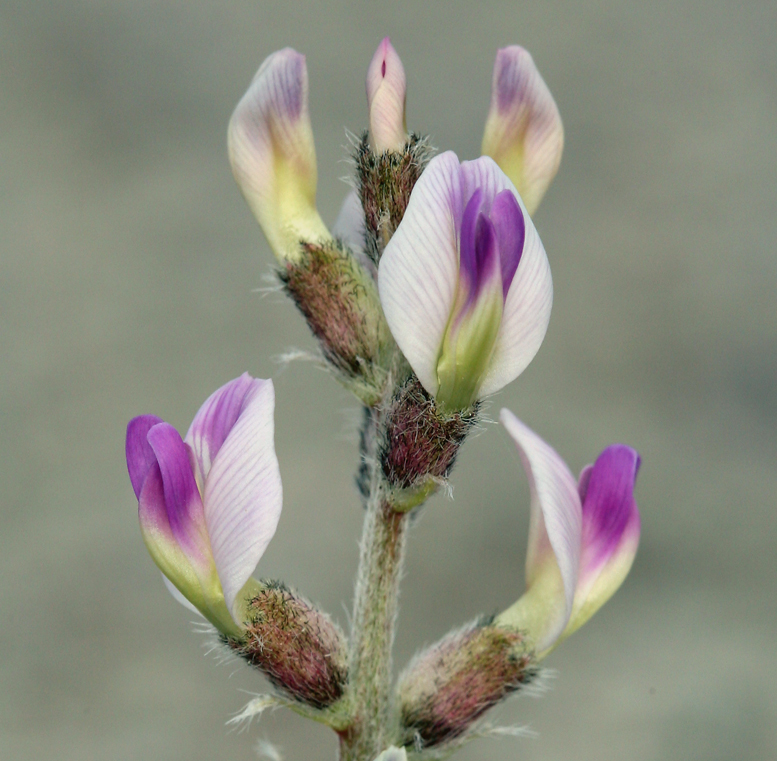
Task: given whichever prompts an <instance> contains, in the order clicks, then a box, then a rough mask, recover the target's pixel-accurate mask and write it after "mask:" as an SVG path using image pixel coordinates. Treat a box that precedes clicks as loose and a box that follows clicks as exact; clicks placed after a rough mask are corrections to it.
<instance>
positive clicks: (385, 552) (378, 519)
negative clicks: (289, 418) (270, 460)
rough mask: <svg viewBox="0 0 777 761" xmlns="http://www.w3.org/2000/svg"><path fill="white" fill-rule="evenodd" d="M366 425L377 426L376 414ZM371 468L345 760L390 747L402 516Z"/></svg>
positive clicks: (372, 464)
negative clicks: (350, 718)
mask: <svg viewBox="0 0 777 761" xmlns="http://www.w3.org/2000/svg"><path fill="white" fill-rule="evenodd" d="M370 424H372V425H375V426H378V425H380V419H379V416H378V415H375V416H374V417H373V419H372V420H371V421H370ZM366 463H367V466H368V467H369V468H370V470H371V473H370V476H371V478H370V494H369V498H368V500H367V505H366V507H367V510H366V516H365V520H364V532H363V535H362V542H361V555H360V559H359V576H358V580H357V583H356V600H355V603H354V616H353V632H352V635H351V654H350V668H349V674H350V678H349V686H348V699H349V703H350V706H351V711H352V716H353V722H352V724H351V726H350V727H349V729H348V730H347V731H346V732H343V733H341V735H340V756H341V759H342V760H343V761H370V759H373V758H374V757H375V756H376V755H377V754H378V753H380V751H382V750H383V749H384V748H385V747H386V746H388V745H389V744H390V741H391V739H392V738H391V737H390V735H392V736H393V734H394V732H393V731H392V729H391V727H392V724H391V715H390V713H391V700H390V689H391V649H392V645H393V641H394V623H395V619H396V614H397V598H398V595H399V579H400V575H401V570H402V560H403V556H404V548H405V538H406V533H407V521H408V517H407V515H406V514H402V513H397V512H395V511H394V510H392V509H391V507H390V506H389V504H388V502H387V500H386V499H385V493H384V486H383V480H382V478H381V477H380V474H379V472H378V470H379V467H380V466H379V465H378V463H377V462H376V461H375V459H373V458H368V459H367V460H366Z"/></svg>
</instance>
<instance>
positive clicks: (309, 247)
mask: <svg viewBox="0 0 777 761" xmlns="http://www.w3.org/2000/svg"><path fill="white" fill-rule="evenodd" d="M366 90H367V102H368V109H369V130H368V131H367V132H365V133H364V135H363V137H362V139H361V141H360V143H359V144H358V146H357V147H356V155H355V157H354V158H355V164H356V177H355V183H354V184H355V189H354V191H353V192H352V193H350V194H349V195H348V196H347V198H346V199H345V202H344V204H343V208H342V211H341V213H340V216H339V218H338V220H337V221H336V222H335V224H334V225H333V227H332V229H331V231H330V230H329V229H328V228H327V226H326V225H325V223H324V222H323V220H322V219H321V217H320V215H319V213H318V211H317V208H316V200H315V199H316V177H317V167H316V158H315V148H314V144H313V132H312V128H311V123H310V114H309V108H308V78H307V69H306V64H305V58H304V56H302V55H300V54H299V53H297V52H296V51H294V50H291V49H288V48H287V49H285V50H281V51H278V52H276V53H273V54H272V55H271V56H270V57H269V58H267V59H266V60H265V62H264V63H263V64H262V66H261V67H260V68H259V71H258V72H257V74H256V76H255V77H254V80H253V82H252V83H251V86H250V88H249V89H248V91H247V93H246V94H245V96H244V97H243V99H242V100H241V101H240V103H239V104H238V106H237V108H236V110H235V113H234V115H233V116H232V119H231V121H230V125H229V133H228V135H229V140H228V144H229V156H230V161H231V164H232V169H233V172H234V175H235V178H236V179H237V182H238V184H239V185H240V188H241V189H242V191H243V194H244V195H245V198H246V200H247V201H248V204H249V206H250V207H251V209H252V210H253V212H254V213H255V215H256V217H257V219H258V221H259V223H260V225H261V226H262V229H263V231H264V233H265V236H266V238H267V241H268V242H269V244H270V247H271V249H272V250H273V252H274V254H275V256H276V259H277V263H278V267H279V269H278V276H279V278H280V280H281V282H282V284H283V286H284V288H285V290H286V292H287V293H288V294H289V296H290V297H291V298H292V299H293V300H294V302H295V303H296V305H297V306H298V307H299V309H300V311H301V312H302V314H303V316H304V317H305V319H306V320H307V322H308V324H309V325H310V328H311V330H312V332H313V334H314V336H315V337H316V338H317V339H318V342H319V344H320V347H321V357H322V361H323V362H324V363H325V364H326V365H327V366H328V367H329V368H330V369H331V370H332V372H333V373H334V374H335V376H336V377H337V378H338V379H339V380H340V381H341V382H342V383H343V384H344V385H345V386H346V387H347V388H348V389H350V390H351V391H353V392H354V393H355V394H356V396H357V397H358V399H359V400H360V401H361V402H362V403H363V405H364V410H365V413H364V427H363V430H362V435H361V458H362V464H361V467H360V472H359V476H358V478H357V483H358V484H359V487H360V491H361V493H362V495H363V497H364V501H365V506H366V507H367V519H366V523H365V536H364V539H363V543H362V559H361V566H360V571H359V579H358V583H357V597H356V602H355V610H354V620H353V627H352V631H351V634H350V640H347V639H346V637H345V636H344V635H343V633H342V632H341V631H340V630H339V629H338V628H337V626H336V625H335V624H334V623H333V622H332V621H331V620H330V619H329V618H328V617H327V616H326V614H324V613H323V612H321V611H319V610H318V609H317V608H316V607H315V606H314V605H312V604H311V603H309V602H307V601H306V600H305V599H304V598H302V597H301V596H300V595H298V594H297V593H296V592H294V591H292V590H289V589H287V588H286V587H285V586H284V585H282V584H281V583H279V582H268V581H258V580H256V579H254V578H253V577H252V575H251V574H252V573H253V571H254V569H255V567H256V565H257V563H258V561H259V559H260V558H261V556H262V554H263V553H264V551H265V549H266V547H267V545H268V543H269V542H270V540H271V539H272V536H273V534H274V532H275V529H276V526H277V524H278V520H279V518H280V514H281V503H282V496H281V495H282V488H281V480H280V473H279V468H278V462H277V459H276V456H275V451H274V443H273V431H274V421H273V414H274V389H273V384H272V381H270V380H259V379H254V378H251V377H250V376H248V375H247V374H246V375H243V376H241V377H240V378H237V379H235V380H233V381H231V382H230V383H227V384H226V385H225V386H223V387H222V388H221V389H219V390H218V391H216V392H215V393H214V394H212V395H211V396H210V397H209V398H208V400H207V401H206V402H205V404H204V405H203V406H202V408H201V409H200V410H199V412H198V413H197V414H196V416H195V418H194V421H193V422H192V424H191V426H190V428H189V431H188V433H187V434H186V436H185V437H183V438H181V436H180V435H179V434H178V432H177V431H176V430H175V429H174V428H173V427H172V426H171V425H169V424H168V423H165V422H164V421H162V420H161V419H160V418H158V417H155V416H152V415H143V416H140V417H137V418H135V419H133V420H132V421H131V422H130V423H129V426H128V428H127V438H126V455H127V467H128V470H129V476H130V481H131V483H132V487H133V489H134V491H135V495H136V497H137V499H138V514H139V518H140V526H141V532H142V535H143V539H144V541H145V543H146V546H147V548H148V550H149V552H150V554H151V556H152V558H153V559H154V561H155V562H156V564H157V565H158V566H159V568H160V569H161V571H162V573H163V576H164V580H165V583H166V584H167V586H168V588H169V589H170V591H171V592H172V594H173V595H174V596H175V597H176V599H178V600H179V601H180V602H182V603H183V604H184V605H186V606H187V607H189V608H191V609H193V610H195V611H196V612H198V613H199V614H201V615H202V616H204V617H205V618H206V619H207V620H208V621H209V622H210V623H211V624H212V625H213V626H214V627H215V628H216V629H217V631H218V632H220V634H221V636H222V638H223V640H224V642H225V643H226V644H227V646H228V647H230V648H231V649H232V651H233V652H235V653H237V654H238V655H240V656H241V657H243V658H244V659H245V660H246V661H247V662H248V663H250V664H251V665H253V666H256V667H257V668H259V669H260V670H261V671H262V672H263V673H264V674H265V675H266V676H267V677H268V678H269V679H270V681H271V682H272V683H273V685H274V686H275V687H276V688H277V689H278V696H277V698H274V699H277V700H287V701H291V703H290V704H291V705H292V706H293V707H295V708H297V710H300V711H303V712H308V713H311V714H312V715H314V716H315V717H316V718H317V719H318V720H320V721H324V722H325V723H328V724H330V725H331V726H332V727H333V728H335V729H336V730H337V731H338V733H339V734H340V737H341V751H342V755H343V757H344V758H352V759H360V760H362V759H363V761H370V759H372V758H375V757H376V756H377V755H378V753H379V752H381V751H383V755H384V756H385V757H386V758H389V757H390V758H392V759H393V758H404V757H405V751H404V750H403V748H408V749H411V750H413V751H414V752H416V753H421V754H423V753H424V752H425V751H427V750H429V751H430V752H432V751H433V752H437V750H438V749H440V748H446V749H451V748H452V747H454V744H455V743H457V742H459V741H460V740H461V739H462V738H465V737H467V736H468V734H469V733H470V732H471V729H472V726H473V724H474V722H476V720H477V719H478V718H479V717H480V716H481V715H482V714H483V713H484V712H485V711H486V710H487V709H488V708H490V707H491V706H492V705H494V704H496V703H497V702H499V701H500V700H502V699H503V698H504V697H505V696H507V695H508V694H510V693H511V692H514V691H515V690H517V689H519V688H520V687H521V686H522V685H523V684H526V683H527V682H528V681H530V680H531V679H532V678H533V676H534V674H535V673H536V671H537V664H538V662H539V661H540V660H541V659H542V658H543V657H545V656H546V655H547V654H548V653H549V652H550V651H551V650H552V649H553V648H554V647H555V646H556V645H557V644H558V643H559V642H561V641H562V640H563V639H564V638H566V637H567V636H569V635H570V634H571V633H572V632H573V631H575V630H576V629H577V628H579V627H580V626H581V625H582V624H583V623H585V621H587V620H588V619H589V618H590V617H591V616H592V615H593V614H594V613H595V612H596V611H597V610H598V609H599V608H600V607H601V606H602V605H603V604H604V603H605V602H606V601H607V600H608V599H609V598H610V597H611V596H612V594H613V593H614V592H615V591H616V590H617V588H618V587H619V586H620V584H621V583H622V581H623V580H624V578H625V576H626V575H627V573H628V571H629V568H630V566H631V564H632V561H633V559H634V556H635V554H636V551H637V545H638V542H639V533H640V517H639V512H638V510H637V505H636V502H635V500H634V484H635V480H636V476H637V471H638V469H639V464H640V458H639V455H638V454H637V453H636V452H635V451H634V450H633V449H631V448H630V447H627V446H625V445H621V444H615V445H612V446H609V447H607V448H606V449H605V450H604V451H603V452H602V453H601V454H599V456H598V457H597V458H596V460H595V462H594V464H593V465H588V466H586V467H585V468H583V470H582V472H581V474H580V476H579V478H577V479H576V478H575V477H574V476H573V475H572V473H571V472H570V470H569V468H568V467H567V465H566V463H565V462H564V461H563V459H562V458H561V457H560V456H559V455H558V454H557V453H556V452H555V450H554V449H552V448H551V447H550V446H549V445H548V444H547V443H546V442H544V441H543V440H542V439H541V438H540V437H539V436H537V434H536V433H534V432H533V431H531V430H530V429H529V428H528V427H527V426H526V425H524V424H523V423H522V422H521V421H520V420H518V419H517V418H516V417H515V415H513V414H512V413H511V412H510V411H509V410H506V409H504V410H502V412H501V415H500V419H501V422H502V424H503V426H504V428H505V429H506V431H507V433H508V435H509V436H510V438H511V439H512V440H513V441H514V443H515V445H516V447H517V450H518V453H519V456H520V460H521V462H522V464H523V468H524V470H525V472H526V475H527V477H528V481H529V486H530V510H531V513H530V529H529V546H528V552H527V558H526V591H525V592H524V593H523V594H522V595H520V596H518V599H517V601H516V602H515V603H514V604H513V605H512V606H510V607H509V608H507V609H506V610H504V611H503V612H502V613H500V614H499V615H497V616H495V617H490V618H486V619H481V620H478V621H476V622H475V623H473V624H470V625H469V626H467V627H465V628H464V629H462V630H459V631H456V632H453V633H452V634H450V635H448V636H447V637H445V638H444V639H443V640H441V641H440V642H439V643H437V644H436V645H433V646H432V647H430V648H428V649H427V650H426V651H424V652H421V653H420V654H419V655H418V656H416V658H415V660H414V661H413V662H412V664H411V665H410V666H409V667H408V669H407V670H406V671H405V672H404V673H403V675H402V676H401V677H400V680H399V682H398V684H397V685H396V687H395V688H392V687H391V684H390V669H389V663H390V654H391V638H392V633H393V625H394V606H395V604H396V591H397V587H398V582H399V576H400V567H401V560H402V548H403V546H404V545H403V542H404V536H405V533H406V531H405V529H406V526H407V518H408V514H409V513H410V512H412V511H413V510H416V509H418V507H419V506H420V505H421V504H422V503H423V502H424V501H425V499H426V498H427V497H428V496H429V495H430V494H432V493H433V492H434V491H435V490H436V489H437V488H438V487H439V486H440V485H441V484H442V483H444V481H445V480H446V479H447V478H448V476H449V473H450V470H451V468H452V467H453V464H454V461H455V458H456V455H457V453H458V450H459V448H460V446H461V445H462V444H463V442H464V440H465V439H466V436H467V433H468V432H469V430H470V429H471V427H472V426H473V424H474V423H475V422H476V421H477V419H478V416H479V415H480V413H481V404H480V401H481V400H482V399H483V398H484V397H487V396H490V395H492V394H494V393H495V392H496V391H498V390H499V389H501V388H503V387H504V386H505V385H506V384H508V383H510V382H511V381H512V380H514V379H515V378H516V377H517V376H518V375H520V374H521V373H522V372H523V370H524V369H525V368H526V367H527V366H528V364H529V363H530V362H531V360H532V359H533V357H534V356H535V354H536V353H537V351H538V350H539V348H540V345H541V344H542V341H543V339H544V336H545V332H546V330H547V326H548V322H549V319H550V313H551V305H552V300H553V287H552V281H551V274H550V266H549V263H548V258H547V256H546V253H545V250H544V247H543V245H542V242H541V240H540V237H539V234H538V232H537V229H536V228H535V226H534V223H533V222H532V219H531V216H530V215H531V214H533V213H534V212H535V211H536V209H537V206H538V205H539V203H540V200H541V199H542V197H543V195H544V193H545V191H546V190H547V188H548V186H549V184H550V181H551V180H552V179H553V177H554V175H555V173H556V171H557V169H558V166H559V162H560V159H561V152H562V147H563V129H562V125H561V120H560V117H559V113H558V109H557V107H556V104H555V102H554V100H553V98H552V96H551V94H550V91H549V90H548V88H547V86H546V85H545V83H544V81H543V79H542V77H541V76H540V74H539V72H538V70H537V68H536V66H535V65H534V62H533V60H532V58H531V56H530V55H529V54H528V53H527V52H526V51H525V50H523V49H522V48H519V47H516V46H513V47H508V48H504V49H502V50H500V51H499V52H498V54H497V57H496V63H495V67H494V74H493V82H492V97H491V106H490V110H489V113H488V116H487V120H486V127H485V133H484V137H483V144H482V154H483V155H482V156H480V157H478V158H475V159H473V160H466V161H460V160H459V158H458V157H457V156H456V155H455V154H454V153H453V152H450V151H449V152H445V153H442V154H440V155H437V156H434V157H432V151H431V149H430V148H429V145H428V142H427V140H426V139H425V138H423V137H421V136H419V135H416V134H414V133H408V131H407V126H406V114H405V101H406V76H405V71H404V68H403V66H402V62H401V61H400V59H399V56H398V55H397V53H396V51H395V50H394V48H393V47H392V45H391V43H390V42H389V40H388V38H386V39H385V40H383V41H382V42H381V43H380V45H379V47H378V49H377V51H376V53H375V56H374V57H373V59H372V61H371V63H370V65H369V68H368V72H367V82H366ZM266 704H267V703H266V702H264V703H261V706H262V707H263V706H264V705H266ZM393 705H395V706H398V708H399V711H398V712H399V722H398V724H397V722H396V721H395V719H394V718H392V717H394V716H395V712H394V710H393V709H392V708H391V706H393ZM256 710H260V708H256Z"/></svg>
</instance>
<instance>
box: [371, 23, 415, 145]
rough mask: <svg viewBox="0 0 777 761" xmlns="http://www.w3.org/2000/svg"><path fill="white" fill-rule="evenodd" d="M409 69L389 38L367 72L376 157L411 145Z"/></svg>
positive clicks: (373, 58)
mask: <svg viewBox="0 0 777 761" xmlns="http://www.w3.org/2000/svg"><path fill="white" fill-rule="evenodd" d="M406 91H407V84H406V81H405V69H404V67H403V66H402V61H401V60H400V59H399V56H398V55H397V51H396V50H394V48H393V47H392V45H391V42H390V41H389V38H388V37H385V38H384V39H383V41H382V42H381V43H380V45H378V49H377V50H376V51H375V55H374V56H373V57H372V61H370V67H369V69H367V103H368V105H369V109H370V136H371V138H372V148H373V150H374V151H375V153H384V152H385V151H401V150H402V147H403V146H404V145H405V142H406V141H407V128H406V125H405V97H406Z"/></svg>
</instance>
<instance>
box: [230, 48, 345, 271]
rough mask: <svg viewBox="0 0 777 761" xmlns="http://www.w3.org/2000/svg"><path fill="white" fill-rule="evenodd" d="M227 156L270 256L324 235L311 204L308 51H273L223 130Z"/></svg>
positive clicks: (282, 256) (295, 253) (290, 253)
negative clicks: (258, 225) (305, 52)
mask: <svg viewBox="0 0 777 761" xmlns="http://www.w3.org/2000/svg"><path fill="white" fill-rule="evenodd" d="M227 142H228V148H229V160H230V162H231V164H232V171H233V173H234V175H235V179H236V180H237V183H238V185H239V186H240V189H241V190H242V191H243V195H244V196H245V198H246V201H248V205H249V206H250V207H251V209H252V211H253V212H254V214H255V215H256V218H257V219H258V220H259V224H261V226H262V230H264V234H265V236H266V237H267V241H268V242H269V244H270V247H271V248H272V250H273V253H274V254H275V256H276V257H277V258H278V259H279V260H280V261H281V262H284V261H286V260H291V261H296V260H298V259H299V257H300V253H301V249H300V241H301V240H304V241H310V242H316V241H319V240H322V239H326V238H329V237H330V235H329V231H328V230H327V228H326V225H325V224H324V222H323V221H322V219H321V217H320V216H319V214H318V211H317V209H316V182H317V168H316V149H315V146H314V144H313V130H312V128H311V125H310V113H309V111H308V71H307V67H306V65H305V56H304V55H301V54H300V53H298V52H297V51H296V50H292V49H291V48H284V49H283V50H278V51H277V52H275V53H273V54H272V55H270V56H269V57H268V58H267V59H266V60H265V61H264V63H263V64H262V65H261V66H260V67H259V71H258V72H257V73H256V76H255V77H254V80H253V82H252V83H251V86H250V87H249V88H248V91H247V92H246V94H245V95H244V96H243V98H242V100H241V101H240V103H238V105H237V108H236V109H235V112H234V113H233V114H232V119H231V120H230V122H229V130H228V133H227Z"/></svg>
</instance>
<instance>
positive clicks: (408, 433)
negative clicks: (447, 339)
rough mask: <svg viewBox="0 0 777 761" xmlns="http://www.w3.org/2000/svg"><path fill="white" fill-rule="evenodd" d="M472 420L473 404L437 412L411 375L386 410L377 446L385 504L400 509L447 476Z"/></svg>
mask: <svg viewBox="0 0 777 761" xmlns="http://www.w3.org/2000/svg"><path fill="white" fill-rule="evenodd" d="M476 421H477V406H476V407H474V408H471V409H468V410H465V411H463V412H454V413H443V412H441V411H440V409H439V408H438V406H437V404H436V403H435V401H434V399H433V398H432V397H431V396H429V394H428V392H427V391H426V390H425V389H424V387H423V386H422V385H421V384H420V383H419V382H418V380H417V379H416V378H413V379H412V380H410V381H408V382H407V383H406V384H405V385H404V386H403V387H402V388H401V389H400V390H399V392H398V394H397V396H396V397H395V398H394V399H393V400H392V402H391V406H390V407H389V409H388V411H387V413H386V435H385V439H384V440H383V442H382V445H381V448H380V462H381V467H382V469H383V475H384V477H385V479H386V481H387V483H388V485H389V487H390V489H391V494H390V498H389V499H390V502H391V504H392V507H393V508H394V509H395V510H397V511H400V512H404V511H406V510H409V509H411V508H412V507H415V506H416V505H417V504H420V503H421V502H423V501H424V500H425V499H426V498H427V497H428V496H429V495H430V494H431V493H432V492H433V491H434V490H435V489H436V488H437V486H438V485H439V483H440V481H442V479H444V478H447V476H448V473H449V472H450V470H451V468H452V467H453V464H454V462H455V460H456V455H457V453H458V451H459V447H460V446H461V444H462V442H463V441H464V439H465V437H466V436H467V434H468V433H469V431H470V429H471V428H472V426H473V425H475V422H476Z"/></svg>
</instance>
